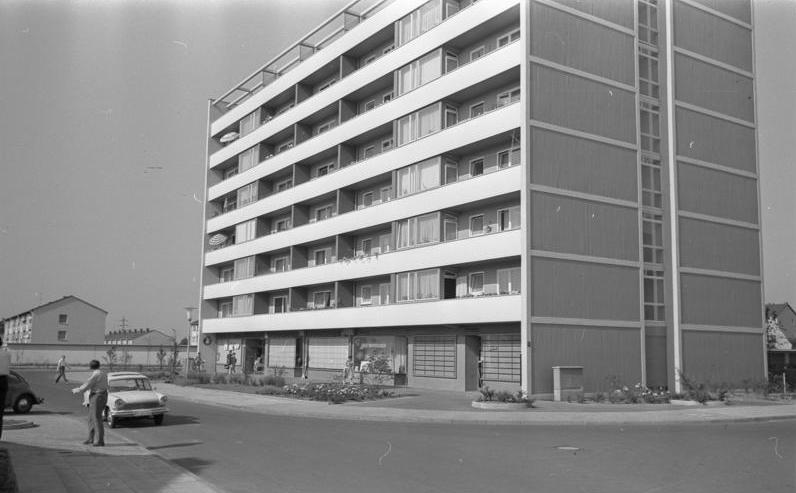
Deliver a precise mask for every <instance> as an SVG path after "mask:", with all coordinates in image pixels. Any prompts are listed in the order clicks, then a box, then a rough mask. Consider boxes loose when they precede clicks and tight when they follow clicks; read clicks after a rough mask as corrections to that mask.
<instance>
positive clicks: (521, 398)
mask: <svg viewBox="0 0 796 493" xmlns="http://www.w3.org/2000/svg"><path fill="white" fill-rule="evenodd" d="M478 390H479V391H480V392H481V395H480V396H479V397H478V401H479V402H489V401H495V402H510V403H525V404H527V405H528V407H533V403H534V402H535V399H529V398H528V397H527V396H526V395H525V392H523V391H522V389H520V390H518V391H517V392H514V393H512V392H509V391H508V390H492V389H490V388H489V386H484V387H482V388H480V389H478Z"/></svg>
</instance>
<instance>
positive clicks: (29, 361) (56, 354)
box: [8, 344, 196, 370]
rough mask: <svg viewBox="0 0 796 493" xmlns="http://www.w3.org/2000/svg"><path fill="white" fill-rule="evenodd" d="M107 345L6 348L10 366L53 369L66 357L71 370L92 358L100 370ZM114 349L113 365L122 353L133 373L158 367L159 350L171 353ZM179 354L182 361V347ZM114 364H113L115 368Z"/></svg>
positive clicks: (154, 348) (141, 348)
mask: <svg viewBox="0 0 796 493" xmlns="http://www.w3.org/2000/svg"><path fill="white" fill-rule="evenodd" d="M111 347H114V346H111V345H108V344H9V345H8V349H9V351H10V352H11V365H12V366H22V365H46V366H54V365H55V363H56V361H58V359H59V358H60V357H61V355H66V362H67V364H68V365H69V366H71V367H78V366H81V367H82V366H85V367H88V363H89V361H91V360H92V359H96V360H98V361H99V362H100V365H101V367H102V368H103V369H106V370H107V369H109V367H108V354H107V351H108V350H110V349H111ZM115 348H116V355H117V356H116V361H117V363H116V365H121V364H122V362H123V359H124V353H125V352H126V353H127V354H129V356H130V361H129V362H128V366H129V368H130V369H132V370H137V369H138V365H144V366H150V367H153V366H154V367H159V366H160V363H159V361H158V357H157V353H158V351H160V349H161V348H163V350H165V351H166V352H167V353H169V354H171V351H172V350H173V349H172V347H171V346H170V345H163V346H160V345H157V346H154V345H153V346H134V345H130V346H115ZM177 349H178V352H179V354H181V355H182V356H178V359H180V358H184V355H185V346H180V347H178V348H177ZM195 351H196V348H192V349H191V354H195ZM168 359H169V356H168V355H167V356H166V358H165V359H164V361H163V367H164V368H165V367H166V364H167V361H168ZM116 365H114V366H115V367H116Z"/></svg>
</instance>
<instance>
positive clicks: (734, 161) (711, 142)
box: [675, 108, 756, 172]
mask: <svg viewBox="0 0 796 493" xmlns="http://www.w3.org/2000/svg"><path fill="white" fill-rule="evenodd" d="M675 121H676V122H677V154H679V155H681V156H686V157H690V158H694V159H699V160H702V161H707V162H710V163H715V164H721V165H724V166H729V167H731V168H736V169H740V170H744V171H751V172H756V166H755V131H754V129H752V128H749V127H744V126H742V125H738V124H737V123H731V122H728V121H726V120H721V119H719V118H714V117H712V116H707V115H703V114H701V113H696V112H694V111H691V110H687V109H684V108H677V109H676V120H675Z"/></svg>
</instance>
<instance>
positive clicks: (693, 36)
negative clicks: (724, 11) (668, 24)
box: [674, 2, 752, 72]
mask: <svg viewBox="0 0 796 493" xmlns="http://www.w3.org/2000/svg"><path fill="white" fill-rule="evenodd" d="M674 44H675V45H677V46H679V47H681V48H685V49H686V50H689V51H693V52H695V53H699V54H700V55H704V56H706V57H709V58H713V59H714V60H718V61H720V62H724V63H728V64H730V65H733V66H735V67H738V68H741V69H744V70H747V71H749V72H751V71H752V31H750V30H749V29H746V28H744V27H741V26H739V25H737V24H733V23H732V22H729V21H726V20H724V19H722V18H720V17H716V16H715V15H712V14H709V13H707V12H704V11H702V10H699V9H696V8H694V7H691V6H690V5H686V4H684V3H680V2H675V4H674Z"/></svg>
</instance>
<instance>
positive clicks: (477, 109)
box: [470, 101, 484, 118]
mask: <svg viewBox="0 0 796 493" xmlns="http://www.w3.org/2000/svg"><path fill="white" fill-rule="evenodd" d="M483 114H484V102H483V101H481V102H480V103H478V104H474V105H472V106H470V118H475V117H477V116H480V115H483Z"/></svg>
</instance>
